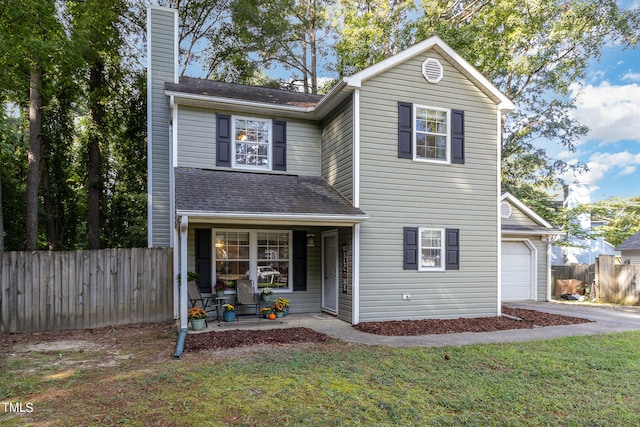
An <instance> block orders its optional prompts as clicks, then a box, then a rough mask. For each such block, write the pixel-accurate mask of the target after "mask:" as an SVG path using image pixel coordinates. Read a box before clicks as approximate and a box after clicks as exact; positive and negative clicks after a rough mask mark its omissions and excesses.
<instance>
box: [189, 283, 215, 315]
mask: <svg viewBox="0 0 640 427" xmlns="http://www.w3.org/2000/svg"><path fill="white" fill-rule="evenodd" d="M187 293H188V294H189V303H190V304H191V307H202V309H203V310H204V311H206V312H207V317H208V316H209V312H213V310H215V311H216V318H217V317H218V306H217V305H216V297H203V296H202V295H201V294H200V289H198V285H196V283H195V282H187ZM206 323H207V322H206V319H205V324H206Z"/></svg>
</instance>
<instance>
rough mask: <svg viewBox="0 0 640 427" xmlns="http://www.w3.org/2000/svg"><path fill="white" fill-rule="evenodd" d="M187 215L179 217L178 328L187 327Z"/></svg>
mask: <svg viewBox="0 0 640 427" xmlns="http://www.w3.org/2000/svg"><path fill="white" fill-rule="evenodd" d="M188 231H189V217H187V216H186V215H183V216H182V218H180V329H186V328H187V322H188V319H187V310H188V304H187V233H188Z"/></svg>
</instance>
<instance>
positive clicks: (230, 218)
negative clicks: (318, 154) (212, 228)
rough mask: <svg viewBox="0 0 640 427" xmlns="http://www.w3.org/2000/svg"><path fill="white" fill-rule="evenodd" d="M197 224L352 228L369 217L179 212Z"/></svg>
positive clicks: (179, 214) (178, 212)
mask: <svg viewBox="0 0 640 427" xmlns="http://www.w3.org/2000/svg"><path fill="white" fill-rule="evenodd" d="M176 214H177V215H178V216H181V215H185V216H188V217H190V218H192V219H193V220H198V222H217V223H225V224H246V223H247V222H251V223H252V224H290V225H342V226H352V225H354V224H359V223H361V222H364V221H366V220H367V219H369V215H358V216H354V215H314V214H259V213H253V212H203V211H181V210H178V211H177V213H176Z"/></svg>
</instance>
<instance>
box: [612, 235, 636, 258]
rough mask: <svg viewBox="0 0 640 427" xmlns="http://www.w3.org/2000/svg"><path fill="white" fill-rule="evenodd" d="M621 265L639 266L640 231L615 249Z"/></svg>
mask: <svg viewBox="0 0 640 427" xmlns="http://www.w3.org/2000/svg"><path fill="white" fill-rule="evenodd" d="M616 250H617V251H620V257H621V258H622V263H623V264H640V231H637V232H636V233H634V234H633V235H632V236H631V237H629V238H628V239H627V240H625V241H624V242H622V243H620V245H618V247H616Z"/></svg>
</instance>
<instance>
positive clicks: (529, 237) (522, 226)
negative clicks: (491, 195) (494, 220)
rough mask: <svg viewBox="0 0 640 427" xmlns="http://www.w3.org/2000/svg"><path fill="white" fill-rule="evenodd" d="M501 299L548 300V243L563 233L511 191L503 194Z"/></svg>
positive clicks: (549, 267)
mask: <svg viewBox="0 0 640 427" xmlns="http://www.w3.org/2000/svg"><path fill="white" fill-rule="evenodd" d="M500 216H501V218H502V301H505V302H506V301H522V300H534V301H548V300H550V299H551V288H552V286H551V245H552V244H553V242H554V241H555V240H556V239H557V238H558V237H559V236H560V235H561V234H562V232H561V231H560V230H558V229H556V228H554V227H553V226H552V225H551V224H549V223H548V222H547V221H545V220H544V219H543V218H542V217H540V216H539V215H538V214H536V213H535V212H534V211H533V210H531V209H530V208H529V207H527V206H526V205H525V204H523V203H522V202H521V201H520V200H519V199H517V198H516V197H515V196H513V195H512V194H510V193H504V194H503V195H502V202H501V204H500Z"/></svg>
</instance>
